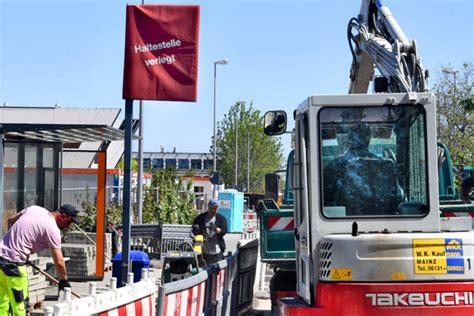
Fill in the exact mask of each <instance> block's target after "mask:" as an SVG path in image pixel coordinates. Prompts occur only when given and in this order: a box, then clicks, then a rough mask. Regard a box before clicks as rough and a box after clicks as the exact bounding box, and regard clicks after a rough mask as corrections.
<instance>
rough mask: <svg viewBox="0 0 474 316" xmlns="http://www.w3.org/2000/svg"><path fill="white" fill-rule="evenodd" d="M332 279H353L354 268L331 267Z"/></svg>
mask: <svg viewBox="0 0 474 316" xmlns="http://www.w3.org/2000/svg"><path fill="white" fill-rule="evenodd" d="M331 280H339V281H349V280H352V269H331Z"/></svg>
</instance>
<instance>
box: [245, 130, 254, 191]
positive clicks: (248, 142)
mask: <svg viewBox="0 0 474 316" xmlns="http://www.w3.org/2000/svg"><path fill="white" fill-rule="evenodd" d="M255 125H256V124H255V122H250V123H249V126H248V127H247V193H249V192H250V128H251V127H252V126H255Z"/></svg>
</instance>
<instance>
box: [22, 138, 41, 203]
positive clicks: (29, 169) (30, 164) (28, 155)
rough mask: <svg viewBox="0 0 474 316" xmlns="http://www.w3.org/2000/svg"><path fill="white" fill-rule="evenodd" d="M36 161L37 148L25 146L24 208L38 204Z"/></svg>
mask: <svg viewBox="0 0 474 316" xmlns="http://www.w3.org/2000/svg"><path fill="white" fill-rule="evenodd" d="M37 159H38V150H37V146H35V145H30V144H27V145H25V174H24V179H25V190H24V192H25V196H24V199H23V201H24V207H28V206H31V205H36V204H37V203H38V202H37V200H38V192H37V187H36V184H37V177H36V171H37V170H36V165H37Z"/></svg>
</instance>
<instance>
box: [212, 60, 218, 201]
mask: <svg viewBox="0 0 474 316" xmlns="http://www.w3.org/2000/svg"><path fill="white" fill-rule="evenodd" d="M216 68H217V64H216V63H214V120H213V122H214V123H213V124H212V161H213V169H212V170H213V171H214V172H216V170H217V167H216V159H217V158H216V81H217V76H216ZM217 186H218V184H213V185H212V198H216V191H217Z"/></svg>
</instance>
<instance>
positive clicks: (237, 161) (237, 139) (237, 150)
mask: <svg viewBox="0 0 474 316" xmlns="http://www.w3.org/2000/svg"><path fill="white" fill-rule="evenodd" d="M238 105H239V104H238ZM237 111H238V108H237V109H236V112H235V189H236V190H237V168H238V163H239V147H238V143H239V132H238V131H239V129H238V128H237Z"/></svg>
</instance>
